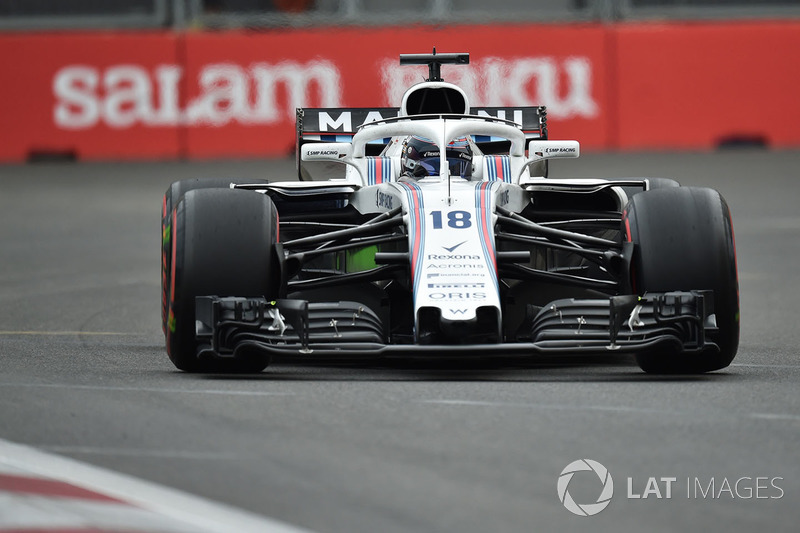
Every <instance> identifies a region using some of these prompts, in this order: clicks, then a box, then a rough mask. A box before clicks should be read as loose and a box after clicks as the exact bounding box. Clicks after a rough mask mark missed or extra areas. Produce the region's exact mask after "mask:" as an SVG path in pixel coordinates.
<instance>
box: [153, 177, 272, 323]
mask: <svg viewBox="0 0 800 533" xmlns="http://www.w3.org/2000/svg"><path fill="white" fill-rule="evenodd" d="M232 183H233V184H237V185H239V184H243V183H250V184H258V185H266V184H267V183H269V181H268V180H262V179H251V180H247V179H241V178H189V179H185V180H179V181H174V182H172V184H170V186H169V188H168V189H167V190H166V192H165V193H164V197H163V199H162V202H161V329H162V331H163V332H164V334H166V333H167V314H168V312H169V309H168V305H169V291H170V286H169V282H170V275H169V273H170V269H171V268H172V242H171V239H172V212H173V210H174V209H175V206H177V205H178V202H180V201H181V199H182V198H183V195H184V194H186V193H187V192H189V191H194V190H197V189H230V187H231V184H232Z"/></svg>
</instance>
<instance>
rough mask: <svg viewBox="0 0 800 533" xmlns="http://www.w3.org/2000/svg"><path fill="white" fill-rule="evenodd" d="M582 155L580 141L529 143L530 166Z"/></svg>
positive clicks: (536, 141)
mask: <svg viewBox="0 0 800 533" xmlns="http://www.w3.org/2000/svg"><path fill="white" fill-rule="evenodd" d="M580 155H581V145H580V143H579V142H578V141H538V140H532V141H531V142H529V143H528V164H531V163H535V162H537V161H541V160H542V159H563V158H567V157H578V156H580Z"/></svg>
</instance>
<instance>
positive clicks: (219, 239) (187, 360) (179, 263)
mask: <svg viewBox="0 0 800 533" xmlns="http://www.w3.org/2000/svg"><path fill="white" fill-rule="evenodd" d="M171 228H172V238H171V241H172V250H171V251H172V254H171V256H172V262H171V268H170V275H169V279H170V284H169V286H170V290H169V294H168V317H167V325H166V344H167V353H168V354H169V358H170V360H171V361H172V362H173V364H174V365H175V366H176V367H177V368H178V369H180V370H183V371H186V372H260V371H261V370H263V369H264V368H266V366H267V364H268V363H269V359H268V357H266V356H262V355H261V354H249V356H248V357H247V358H246V359H242V360H237V359H199V358H198V357H197V352H198V344H197V341H196V332H195V297H196V296H211V295H214V296H220V297H226V296H241V297H266V298H271V297H274V296H276V295H277V291H278V287H279V282H280V280H279V279H278V278H279V275H280V274H279V268H278V265H277V261H278V259H277V256H276V254H275V250H274V244H275V243H276V242H277V231H278V221H277V211H276V210H275V206H274V204H273V203H272V200H271V199H270V198H269V196H267V195H264V194H260V193H257V192H253V191H246V190H237V189H198V190H192V191H189V192H187V193H185V194H184V195H183V198H182V200H181V201H180V202H178V204H177V206H176V208H175V209H174V211H173V217H172V222H171Z"/></svg>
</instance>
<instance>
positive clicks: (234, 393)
mask: <svg viewBox="0 0 800 533" xmlns="http://www.w3.org/2000/svg"><path fill="white" fill-rule="evenodd" d="M0 387H29V388H43V389H76V390H99V391H116V392H163V393H167V394H219V395H229V396H293V395H294V393H293V392H274V391H243V390H224V389H174V388H173V389H169V388H163V389H160V388H158V387H122V386H120V387H117V386H113V385H74V384H71V383H0Z"/></svg>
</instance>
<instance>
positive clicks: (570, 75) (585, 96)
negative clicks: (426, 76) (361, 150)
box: [381, 57, 599, 119]
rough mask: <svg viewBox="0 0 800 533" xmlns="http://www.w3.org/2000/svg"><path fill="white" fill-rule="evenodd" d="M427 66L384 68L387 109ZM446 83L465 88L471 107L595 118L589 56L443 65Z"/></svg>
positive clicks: (389, 64)
mask: <svg viewBox="0 0 800 533" xmlns="http://www.w3.org/2000/svg"><path fill="white" fill-rule="evenodd" d="M424 68H425V67H422V68H421V69H419V68H413V67H408V66H400V65H398V64H397V60H396V59H390V58H387V59H385V60H384V61H383V62H382V64H381V72H382V73H383V87H384V90H385V102H384V104H386V105H397V102H400V100H401V99H402V98H403V93H404V92H405V90H406V89H407V88H408V87H410V86H411V85H413V84H415V83H419V82H420V81H422V77H421V73H422V72H423V71H422V69H424ZM442 77H443V78H444V80H445V81H447V82H450V83H454V84H456V85H458V86H459V87H461V88H462V89H464V92H466V93H467V97H468V98H469V99H470V104H471V105H473V106H497V107H511V106H535V105H546V106H547V113H548V115H549V116H551V117H553V118H557V119H566V118H575V117H581V118H594V117H596V116H597V114H598V112H599V109H598V106H597V103H596V102H595V101H594V99H593V98H592V65H591V62H590V61H589V59H588V58H586V57H567V58H565V59H563V60H556V59H554V58H552V57H525V58H520V59H502V58H497V57H493V58H488V59H484V60H483V61H478V62H475V63H472V64H470V65H469V66H448V65H445V66H444V67H442Z"/></svg>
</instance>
